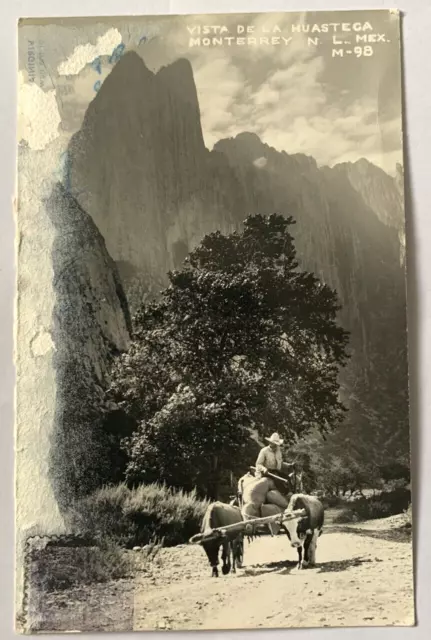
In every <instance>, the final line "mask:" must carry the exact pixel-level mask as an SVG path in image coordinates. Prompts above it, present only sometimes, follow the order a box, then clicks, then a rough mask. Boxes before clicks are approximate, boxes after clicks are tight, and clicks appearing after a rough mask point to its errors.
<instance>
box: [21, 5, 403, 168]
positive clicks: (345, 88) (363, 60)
mask: <svg viewBox="0 0 431 640" xmlns="http://www.w3.org/2000/svg"><path fill="white" fill-rule="evenodd" d="M325 25H327V26H326V27H325ZM342 25H344V26H342ZM205 26H207V27H210V29H208V30H209V31H210V33H209V34H203V33H202V29H203V28H204V27H205ZM222 27H223V30H222ZM307 29H309V31H308V32H306V30H307ZM398 29H399V26H398V16H397V15H396V14H394V13H390V12H388V11H362V12H331V13H301V14H300V13H284V14H275V13H273V14H247V15H240V14H230V15H219V16H217V15H215V16H214V15H212V16H166V17H160V16H157V17H142V18H130V17H127V18H119V19H104V20H101V19H93V20H91V19H90V20H88V19H67V20H58V21H57V22H56V23H54V22H53V21H31V20H30V21H28V22H24V24H23V25H22V26H21V28H20V40H19V53H20V63H19V64H20V70H21V72H22V77H21V80H22V83H23V85H24V86H25V85H26V84H27V93H28V89H29V87H28V84H29V83H28V80H29V75H31V74H32V73H34V62H33V58H32V55H31V54H32V51H33V52H34V51H35V52H36V54H37V55H36V56H35V58H36V67H37V70H38V72H39V76H40V78H39V76H38V73H37V72H36V76H37V77H36V85H37V84H39V85H41V84H43V87H42V89H43V91H44V93H45V94H47V93H49V92H50V91H51V92H52V98H55V101H56V103H57V106H58V112H59V117H60V120H61V125H60V130H62V131H63V133H64V135H68V136H70V135H71V134H72V133H73V132H74V131H76V130H77V129H78V128H79V126H80V123H81V122H82V118H83V115H84V113H85V110H86V108H87V106H88V104H89V102H90V101H91V100H92V98H93V97H94V95H95V88H94V87H95V83H96V82H97V81H100V82H103V80H104V79H105V78H106V76H107V75H108V74H109V72H110V70H111V69H112V65H113V64H114V63H115V60H114V61H113V60H112V59H111V60H110V53H112V51H113V50H114V49H115V47H118V45H120V47H124V51H127V50H130V49H133V50H135V51H137V52H138V53H139V55H140V56H141V57H142V58H143V60H144V61H145V63H146V65H147V66H148V68H149V69H151V70H152V71H154V72H157V70H158V69H159V68H160V67H162V66H164V65H166V64H169V63H171V62H173V61H175V60H176V59H178V58H180V57H186V58H188V59H189V60H190V62H191V64H192V67H193V71H194V78H195V83H196V87H197V92H198V98H199V105H200V110H201V121H202V128H203V134H204V138H205V143H206V146H207V147H208V148H209V149H211V148H212V147H213V145H214V144H215V143H216V142H217V141H218V140H220V139H221V138H226V137H233V136H235V135H237V134H238V133H241V132H242V131H251V132H254V133H256V134H258V135H259V136H260V138H261V139H262V140H263V142H265V143H267V144H269V145H270V146H273V147H274V148H276V149H277V150H279V151H286V152H287V153H305V154H307V155H311V156H313V157H314V158H315V160H316V161H317V162H318V164H319V165H329V166H333V165H334V164H337V163H339V162H346V161H352V162H354V161H355V160H358V159H359V158H362V157H365V158H367V159H368V160H369V161H370V162H373V163H375V164H377V165H378V166H380V167H382V168H383V169H385V170H386V171H387V172H388V173H391V174H393V173H394V172H395V168H396V164H397V163H401V164H402V143H401V70H400V52H399V35H398ZM199 30H201V32H200V33H199ZM378 34H379V35H378ZM358 36H359V37H361V38H364V36H365V37H366V38H367V39H368V38H369V39H370V42H369V43H368V46H369V47H372V55H364V52H365V53H369V52H370V50H371V49H368V50H366V49H365V47H366V46H367V43H365V42H364V41H362V42H355V40H356V38H357V37H358ZM199 37H200V38H201V41H200V46H199V45H198V44H197V40H196V38H199ZM221 37H222V38H231V40H230V41H228V40H223V44H222V45H220V44H219V42H220V40H219V39H220V38H221ZM238 37H239V38H251V39H253V38H255V39H256V41H254V40H250V41H248V40H239V41H238V40H237V39H236V38H238ZM309 37H310V38H313V41H312V42H309V40H308V38H309ZM316 37H317V38H318V39H319V41H318V43H317V44H316V42H315V41H314V38H316ZM191 38H192V39H193V46H190V44H191ZM203 38H207V39H206V40H205V41H203ZM208 38H209V39H208ZM211 38H216V39H217V40H216V41H213V40H211ZM262 38H263V40H261V39H262ZM272 38H274V40H272ZM334 38H335V39H336V41H334V40H333V39H334ZM372 40H374V42H372ZM204 42H205V43H206V44H207V45H208V46H204ZM208 43H209V44H208ZM339 43H340V44H339ZM355 47H356V48H355ZM340 48H342V49H343V52H344V55H343V56H340V55H339V53H337V54H335V55H333V50H337V51H338V52H339V51H340ZM347 51H352V53H351V54H347V53H346V52H347ZM98 55H101V56H102V57H101V59H100V65H99V66H98V65H94V63H93V64H91V63H92V61H93V60H94V59H95V58H97V56H98ZM32 62H33V67H32V66H31V65H32ZM33 84H35V83H33ZM39 88H40V86H39ZM35 89H36V88H35V87H32V90H35ZM45 98H46V96H45V97H44V100H42V99H41V96H39V102H41V103H44V102H46V99H45ZM32 118H33V119H34V110H33V111H32ZM45 119H46V118H45ZM57 120H58V118H57V117H51V121H52V122H56V121H57ZM45 126H49V125H48V124H45ZM53 126H54V125H53ZM55 126H58V123H57V124H56V125H55ZM48 138H49V136H48Z"/></svg>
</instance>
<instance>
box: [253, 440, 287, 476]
mask: <svg viewBox="0 0 431 640" xmlns="http://www.w3.org/2000/svg"><path fill="white" fill-rule="evenodd" d="M282 462H283V456H282V454H281V450H280V448H279V447H277V449H276V450H275V451H273V450H272V449H271V447H270V446H268V447H264V448H263V449H261V451H260V453H259V455H258V456H257V460H256V469H257V471H258V472H262V471H263V469H262V467H266V468H267V469H277V470H278V471H279V470H280V469H281V464H282Z"/></svg>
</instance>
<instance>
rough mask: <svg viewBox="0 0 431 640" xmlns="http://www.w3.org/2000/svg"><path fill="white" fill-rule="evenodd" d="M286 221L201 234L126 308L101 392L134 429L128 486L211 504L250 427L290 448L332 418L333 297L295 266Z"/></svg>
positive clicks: (338, 347)
mask: <svg viewBox="0 0 431 640" xmlns="http://www.w3.org/2000/svg"><path fill="white" fill-rule="evenodd" d="M293 223H294V222H293V220H292V218H285V217H283V216H281V215H278V214H273V215H271V216H261V215H256V216H250V217H249V218H247V220H246V221H245V224H244V227H243V230H242V231H241V232H235V233H232V234H231V235H228V236H225V235H222V234H221V233H219V232H217V233H213V234H210V235H208V236H206V237H205V238H204V239H203V241H202V243H201V244H200V245H199V246H198V247H197V248H196V249H195V250H194V251H192V252H191V254H190V255H189V257H188V259H187V260H186V263H185V266H184V268H183V269H182V270H181V271H173V272H171V273H169V286H168V287H167V288H166V289H165V290H164V291H163V292H162V295H161V296H160V299H159V300H157V301H156V302H151V303H147V304H145V305H143V306H142V307H141V309H140V310H139V311H138V313H137V315H136V317H135V327H134V341H133V344H132V347H131V349H130V351H129V352H128V353H127V354H125V355H123V356H121V357H120V358H119V359H118V360H117V362H116V365H115V368H114V371H113V381H112V385H111V388H110V390H109V395H110V397H111V398H112V399H113V400H114V401H115V402H116V404H117V405H118V406H120V407H121V408H122V410H123V411H124V412H125V413H126V414H127V415H128V416H129V417H130V418H132V419H133V420H134V422H135V424H136V429H135V431H134V433H133V434H132V436H131V437H129V438H127V439H126V440H125V443H124V444H125V448H126V450H127V454H128V458H129V463H128V467H127V476H128V479H129V480H131V481H134V480H136V481H142V480H143V481H153V480H163V481H166V482H168V483H169V484H172V485H177V486H178V485H179V486H183V487H186V488H188V487H191V486H194V485H196V486H197V487H198V488H199V489H200V490H201V491H203V492H207V493H209V494H210V495H215V494H216V493H217V491H216V485H217V482H218V479H219V477H220V473H221V471H222V470H225V469H233V468H235V466H237V465H238V459H239V458H240V457H241V455H242V454H243V453H244V450H245V447H246V446H247V442H248V440H249V437H250V432H251V430H255V431H257V432H258V433H259V434H260V435H266V434H268V433H269V432H272V431H275V430H277V431H279V432H280V433H281V434H282V435H283V436H284V438H285V439H286V441H287V442H294V441H295V440H296V439H297V438H298V437H299V436H301V435H303V434H305V433H307V432H309V431H310V430H311V429H318V431H319V432H326V431H328V430H330V429H332V428H334V427H335V426H336V425H337V424H338V423H339V422H340V421H341V420H342V419H343V416H344V411H345V408H344V407H343V405H342V404H341V402H340V400H339V394H338V390H339V385H338V372H339V369H340V367H341V366H343V365H344V364H345V363H346V360H347V353H346V347H347V341H348V335H347V333H346V332H345V331H344V330H343V329H342V328H341V327H340V326H338V324H337V312H338V309H339V307H338V303H337V296H336V293H335V292H334V291H332V290H331V289H330V288H329V287H327V286H326V285H324V284H322V283H321V282H320V281H319V280H318V279H317V278H316V277H315V276H314V275H313V274H311V273H307V272H305V271H301V270H299V268H298V263H297V261H296V252H295V247H294V241H293V238H292V236H291V234H290V232H289V228H290V226H291V225H292V224H293ZM249 463H252V461H250V462H249Z"/></svg>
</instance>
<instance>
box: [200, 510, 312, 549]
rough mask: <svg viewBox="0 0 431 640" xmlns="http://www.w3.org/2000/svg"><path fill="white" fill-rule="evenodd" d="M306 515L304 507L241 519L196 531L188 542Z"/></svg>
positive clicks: (211, 538)
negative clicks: (199, 531) (261, 516)
mask: <svg viewBox="0 0 431 640" xmlns="http://www.w3.org/2000/svg"><path fill="white" fill-rule="evenodd" d="M306 515H307V512H306V511H305V509H296V510H295V511H287V510H286V511H284V512H282V513H277V514H275V515H273V516H266V517H264V518H253V519H251V520H242V521H241V522H235V523H234V524H228V525H227V526H226V527H217V528H215V529H208V530H207V531H204V532H203V533H196V534H195V535H194V536H192V537H191V538H190V540H189V544H202V543H203V542H209V541H210V540H217V539H219V538H226V537H227V535H228V533H229V532H235V531H237V532H238V534H239V533H241V532H245V533H246V534H247V533H248V532H249V531H248V530H249V529H251V531H250V533H251V532H252V530H253V527H254V525H261V524H269V523H279V524H282V523H283V522H286V520H295V519H297V518H303V517H304V516H306Z"/></svg>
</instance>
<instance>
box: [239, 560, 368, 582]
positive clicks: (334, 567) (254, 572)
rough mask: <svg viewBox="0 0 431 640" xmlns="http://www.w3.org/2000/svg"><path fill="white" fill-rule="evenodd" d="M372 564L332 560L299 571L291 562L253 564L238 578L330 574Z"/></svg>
mask: <svg viewBox="0 0 431 640" xmlns="http://www.w3.org/2000/svg"><path fill="white" fill-rule="evenodd" d="M367 562H373V560H371V559H370V558H361V557H357V558H348V559H347V560H334V561H333V562H322V563H317V564H316V565H315V566H314V567H303V568H302V569H301V570H298V569H297V565H298V563H297V562H294V561H292V560H281V561H279V562H267V563H263V564H254V565H251V566H249V567H244V568H243V572H242V573H241V574H240V576H239V577H243V578H247V577H250V576H260V575H262V574H265V573H282V574H283V575H285V574H289V573H291V572H292V571H293V570H295V573H296V572H297V571H298V572H299V571H300V572H301V573H302V572H303V571H316V573H330V572H339V571H347V569H350V568H351V567H359V566H361V565H362V564H364V563H367Z"/></svg>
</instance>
